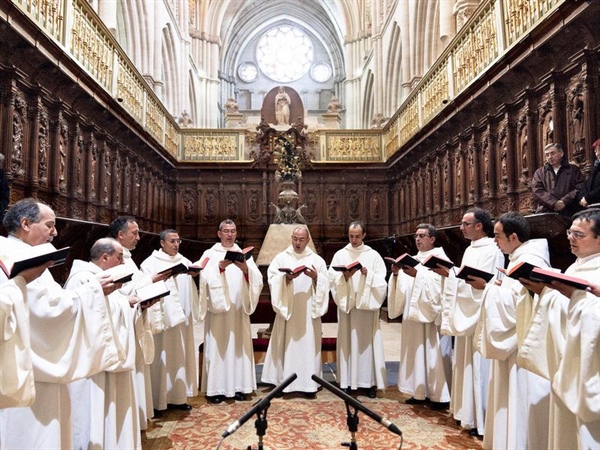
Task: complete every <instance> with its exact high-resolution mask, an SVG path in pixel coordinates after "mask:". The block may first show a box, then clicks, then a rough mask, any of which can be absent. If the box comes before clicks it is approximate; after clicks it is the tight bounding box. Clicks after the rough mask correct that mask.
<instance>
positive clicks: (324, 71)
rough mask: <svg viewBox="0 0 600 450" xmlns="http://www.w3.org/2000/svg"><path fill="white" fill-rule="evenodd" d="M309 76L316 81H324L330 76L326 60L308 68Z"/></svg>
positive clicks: (329, 68) (329, 67)
mask: <svg viewBox="0 0 600 450" xmlns="http://www.w3.org/2000/svg"><path fill="white" fill-rule="evenodd" d="M310 76H311V77H312V79H313V80H315V81H316V82H317V83H325V82H326V81H327V80H329V79H330V78H331V66H330V65H329V64H327V63H326V62H319V63H316V64H314V65H313V66H312V67H311V69H310Z"/></svg>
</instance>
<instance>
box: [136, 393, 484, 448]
mask: <svg viewBox="0 0 600 450" xmlns="http://www.w3.org/2000/svg"><path fill="white" fill-rule="evenodd" d="M269 390H270V388H269V387H267V386H262V385H261V386H259V389H258V390H257V391H256V393H255V395H254V396H253V397H252V398H251V399H249V400H248V401H246V402H233V401H226V402H224V403H221V404H219V405H212V404H208V403H206V401H205V399H204V397H203V396H199V397H196V398H193V399H191V402H190V403H191V404H192V406H194V409H193V410H192V411H191V412H190V413H183V412H179V411H168V412H165V413H164V414H163V415H162V417H160V418H158V419H155V420H153V421H152V423H151V425H150V428H149V429H148V430H147V431H146V433H143V436H142V440H143V449H144V450H162V449H166V448H175V449H216V448H217V445H218V444H219V441H220V439H221V435H222V433H223V432H224V431H225V430H226V429H227V427H228V426H229V425H230V424H231V423H232V422H234V421H236V420H237V419H239V418H240V417H241V416H242V415H243V414H244V413H245V412H246V411H248V410H249V409H250V408H251V406H252V404H253V403H255V402H256V401H258V400H260V399H261V398H263V397H264V395H266V393H267V392H269ZM358 400H360V401H361V402H362V403H364V404H365V406H367V407H368V408H370V409H371V410H373V411H374V412H376V413H377V414H379V415H380V416H383V417H386V418H387V419H388V420H390V421H391V422H393V423H394V424H395V425H397V426H398V428H400V430H402V433H403V437H404V443H403V445H402V448H403V449H440V450H441V449H444V450H445V449H481V448H482V442H481V441H480V440H478V439H477V438H474V437H471V436H469V435H468V433H467V432H466V431H464V430H460V429H459V428H458V427H457V426H456V423H455V421H454V420H453V419H452V418H451V417H450V415H449V414H448V413H440V412H437V411H432V410H430V409H429V408H427V407H426V406H412V405H405V404H404V403H403V401H404V400H405V397H403V396H402V395H401V394H400V393H399V392H398V391H397V389H396V388H395V387H389V388H388V389H387V390H386V392H385V394H383V393H381V392H379V397H378V398H376V399H369V398H367V397H365V396H363V395H359V397H358ZM358 418H359V423H358V431H357V433H356V435H355V439H356V443H357V447H358V448H359V449H363V450H364V449H367V450H379V449H381V450H383V449H385V450H390V449H396V448H399V445H400V438H399V437H398V436H397V435H395V434H393V433H391V432H390V431H388V430H387V429H385V428H384V427H383V426H382V425H380V424H379V423H377V422H375V421H374V420H372V419H371V418H370V417H368V416H366V415H365V414H364V413H362V412H360V411H359V413H358ZM254 419H255V417H253V418H252V419H250V420H248V421H247V422H246V423H245V424H244V425H242V426H241V427H240V428H239V429H238V430H237V431H236V432H235V433H234V434H232V435H231V436H229V437H228V438H227V439H225V440H224V441H223V443H222V444H221V447H220V449H223V450H232V449H247V448H248V447H249V446H251V447H252V448H253V449H254V448H257V447H258V437H257V436H256V429H255V427H254ZM267 421H268V428H267V431H266V435H265V436H264V438H263V447H264V449H269V450H295V449H298V450H300V449H312V450H320V449H327V450H329V449H339V448H344V447H342V446H341V444H342V442H348V441H350V433H349V431H348V426H347V425H346V408H345V405H344V402H343V401H342V400H340V399H338V398H337V397H336V396H335V395H334V394H332V393H330V392H329V391H326V390H321V391H319V392H318V394H317V398H316V399H313V400H309V399H306V398H304V397H303V396H302V395H295V394H286V395H285V396H284V397H283V398H278V399H274V400H273V401H272V402H271V406H270V408H269V410H268V413H267ZM346 448H347V447H346Z"/></svg>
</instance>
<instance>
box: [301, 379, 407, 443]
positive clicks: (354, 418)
mask: <svg viewBox="0 0 600 450" xmlns="http://www.w3.org/2000/svg"><path fill="white" fill-rule="evenodd" d="M311 378H312V379H313V381H316V382H317V383H319V384H320V385H321V386H323V387H324V388H325V389H327V390H328V391H330V392H332V393H333V394H335V395H337V396H338V397H339V398H341V399H342V400H344V402H345V403H346V411H347V413H348V418H347V420H346V422H347V423H348V429H349V430H350V434H351V437H352V438H351V441H350V443H346V442H344V443H342V446H344V447H350V449H351V450H353V449H357V448H358V447H357V445H356V439H355V437H354V435H355V433H356V431H357V430H358V411H362V412H363V413H365V414H366V415H367V416H369V417H370V418H371V419H373V420H374V421H375V422H379V423H380V424H381V425H383V426H384V427H386V428H387V429H388V430H390V431H391V432H392V433H395V434H397V435H398V436H400V438H401V442H402V431H400V429H399V428H398V427H397V426H396V425H394V424H393V423H392V422H390V421H389V420H388V419H386V418H385V417H382V416H380V415H379V414H377V413H376V412H374V411H372V410H370V409H369V408H367V407H366V406H365V405H363V404H362V403H361V402H359V401H358V400H356V399H355V398H354V397H351V396H350V395H348V394H346V393H345V392H344V391H342V390H341V389H339V388H337V387H335V386H334V385H333V384H331V383H329V382H328V381H325V380H323V379H322V378H319V377H318V376H316V375H313V376H311ZM350 407H352V408H354V414H352V413H351V412H350ZM400 447H402V443H401V444H400Z"/></svg>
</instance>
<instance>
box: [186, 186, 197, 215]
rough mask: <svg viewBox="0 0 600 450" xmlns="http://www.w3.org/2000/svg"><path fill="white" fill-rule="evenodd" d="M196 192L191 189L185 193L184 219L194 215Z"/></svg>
mask: <svg viewBox="0 0 600 450" xmlns="http://www.w3.org/2000/svg"><path fill="white" fill-rule="evenodd" d="M195 200H196V199H195V198H194V194H193V192H192V191H190V190H186V191H185V192H184V194H183V217H184V219H191V218H192V217H194V203H195Z"/></svg>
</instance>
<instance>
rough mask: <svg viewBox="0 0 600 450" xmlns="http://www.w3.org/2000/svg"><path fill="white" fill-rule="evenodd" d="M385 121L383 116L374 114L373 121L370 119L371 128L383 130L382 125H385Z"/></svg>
mask: <svg viewBox="0 0 600 450" xmlns="http://www.w3.org/2000/svg"><path fill="white" fill-rule="evenodd" d="M386 120H387V119H386V118H385V117H384V115H383V114H381V113H377V114H375V115H374V116H373V119H371V128H383V125H384V124H385V122H386Z"/></svg>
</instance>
